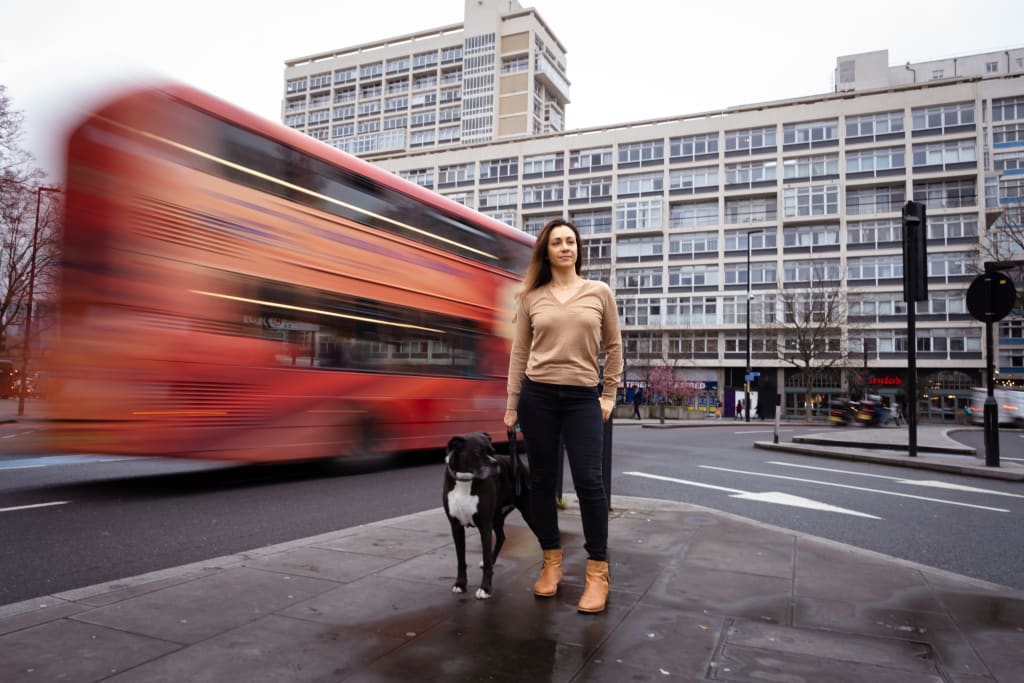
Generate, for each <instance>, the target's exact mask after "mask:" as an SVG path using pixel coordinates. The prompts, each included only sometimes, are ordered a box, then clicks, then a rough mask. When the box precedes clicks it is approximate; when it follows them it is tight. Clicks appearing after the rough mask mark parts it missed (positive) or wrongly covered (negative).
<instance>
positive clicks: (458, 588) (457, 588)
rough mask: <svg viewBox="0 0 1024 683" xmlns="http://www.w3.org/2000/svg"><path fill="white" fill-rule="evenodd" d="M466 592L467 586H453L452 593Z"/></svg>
mask: <svg viewBox="0 0 1024 683" xmlns="http://www.w3.org/2000/svg"><path fill="white" fill-rule="evenodd" d="M465 592H466V588H465V586H460V585H459V584H455V585H454V586H452V593H465Z"/></svg>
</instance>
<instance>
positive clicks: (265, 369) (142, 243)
mask: <svg viewBox="0 0 1024 683" xmlns="http://www.w3.org/2000/svg"><path fill="white" fill-rule="evenodd" d="M66 183H67V204H66V212H67V213H66V221H65V222H66V224H65V229H64V241H63V265H62V272H61V286H60V299H59V305H58V314H57V315H58V321H57V322H58V326H57V327H58V329H59V338H58V339H57V340H56V341H54V342H53V343H51V347H52V348H53V352H52V355H51V357H50V365H49V369H50V370H51V371H52V373H53V375H54V381H53V389H52V395H51V398H50V410H51V415H50V417H52V418H53V422H52V423H51V424H52V425H53V426H52V429H51V430H50V431H49V437H50V438H48V440H47V444H46V446H47V448H49V449H51V450H57V451H61V452H67V451H73V452H87V453H127V454H138V455H160V456H183V457H195V458H210V459H235V460H246V461H274V460H289V459H305V458H316V457H325V456H333V455H343V454H352V453H367V452H394V451H399V450H408V449H420V448H435V447H441V446H443V445H444V444H445V443H446V442H447V440H448V438H450V436H451V435H453V434H456V433H460V432H465V431H473V430H482V431H489V432H491V433H492V434H494V435H495V436H496V438H497V436H498V435H501V434H504V429H503V426H502V422H501V420H502V414H503V410H504V401H505V383H506V380H505V374H506V370H507V362H508V348H509V336H510V335H509V333H508V326H509V325H510V321H511V314H512V295H513V292H514V290H515V288H516V287H517V286H518V283H519V273H520V272H521V271H522V269H523V268H524V267H525V265H526V263H527V261H528V259H529V253H530V249H531V246H532V243H533V238H532V237H530V236H529V235H526V234H524V233H522V232H520V231H518V230H516V229H514V228H511V227H509V226H507V225H504V224H502V223H500V222H497V221H495V220H493V219H490V218H488V217H487V216H484V215H482V214H479V213H477V212H475V211H473V210H471V209H468V208H466V207H464V206H462V205H460V204H458V203H455V202H453V201H450V200H448V199H446V198H444V197H441V196H440V195H437V194H435V193H433V192H430V191H428V190H426V189H424V188H421V187H419V186H417V185H415V184H413V183H410V182H407V181H405V180H403V179H401V178H398V177H396V176H394V175H393V174H391V173H388V172H385V171H382V170H381V169H379V168H377V167H375V166H373V165H371V164H368V163H365V162H363V161H361V160H359V159H357V158H355V157H352V156H350V155H347V154H344V153H342V152H340V151H337V150H335V149H333V148H332V147H330V146H328V145H325V144H322V143H320V142H317V141H315V140H313V139H311V138H309V137H307V136H305V135H302V134H300V133H298V132H296V131H293V130H291V129H288V128H286V127H284V126H281V125H279V124H275V123H271V122H269V121H266V120H264V119H261V118H259V117H256V116H253V115H251V114H249V113H247V112H245V111H242V110H240V109H238V108H236V107H233V106H230V105H228V104H226V103H224V102H222V101H219V100H217V99H215V98H213V97H211V96H209V95H206V94H204V93H201V92H198V91H195V90H192V89H190V88H187V87H184V86H180V85H168V86H163V87H156V88H151V89H138V90H133V91H131V92H128V93H125V94H123V95H121V96H119V97H117V98H116V99H114V100H113V101H110V102H109V103H108V104H106V105H105V106H103V107H102V108H99V109H97V110H96V111H94V112H93V113H91V114H90V115H89V116H87V117H86V118H85V119H84V120H83V121H82V123H81V124H80V125H79V126H78V127H77V128H76V129H75V130H74V131H73V132H72V134H71V137H70V140H69V144H68V154H67V174H66Z"/></svg>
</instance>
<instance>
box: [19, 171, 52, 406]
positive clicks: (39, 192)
mask: <svg viewBox="0 0 1024 683" xmlns="http://www.w3.org/2000/svg"><path fill="white" fill-rule="evenodd" d="M44 192H60V188H57V187H43V186H42V185H40V186H39V187H37V188H36V220H35V225H34V226H33V228H32V256H31V259H32V260H31V261H30V262H29V266H28V299H27V304H26V306H27V308H26V309H25V339H24V344H23V345H22V355H21V386H20V387H19V388H18V415H19V416H21V415H24V414H25V390H26V386H27V384H28V358H29V355H30V352H29V346H30V345H31V340H32V308H33V301H32V299H33V297H34V296H35V286H36V256H37V250H38V248H39V212H40V209H41V206H42V199H43V193H44Z"/></svg>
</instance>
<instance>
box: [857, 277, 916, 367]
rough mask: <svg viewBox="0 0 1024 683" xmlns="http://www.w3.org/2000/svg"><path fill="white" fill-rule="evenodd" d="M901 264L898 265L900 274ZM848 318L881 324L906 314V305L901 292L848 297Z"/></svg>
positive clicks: (872, 293)
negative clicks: (888, 319)
mask: <svg viewBox="0 0 1024 683" xmlns="http://www.w3.org/2000/svg"><path fill="white" fill-rule="evenodd" d="M902 270H903V264H902V262H901V263H900V272H901V273H902ZM848 305H849V313H848V315H849V317H850V318H857V319H860V320H863V321H865V322H881V321H884V320H885V319H887V318H892V317H894V316H905V315H906V314H907V303H906V302H905V301H904V300H903V293H902V292H871V293H869V294H850V295H849V304H848ZM879 350H881V349H879Z"/></svg>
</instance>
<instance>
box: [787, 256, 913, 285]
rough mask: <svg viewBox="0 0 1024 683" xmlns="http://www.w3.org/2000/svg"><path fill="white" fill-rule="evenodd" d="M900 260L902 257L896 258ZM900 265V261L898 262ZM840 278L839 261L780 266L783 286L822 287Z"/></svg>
mask: <svg viewBox="0 0 1024 683" xmlns="http://www.w3.org/2000/svg"><path fill="white" fill-rule="evenodd" d="M898 258H900V259H902V257H898ZM900 263H902V260H900ZM839 278H840V268H839V259H835V260H833V259H828V260H822V261H785V262H784V263H783V264H782V281H783V283H785V284H815V285H824V284H827V283H830V282H838V281H839Z"/></svg>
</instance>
